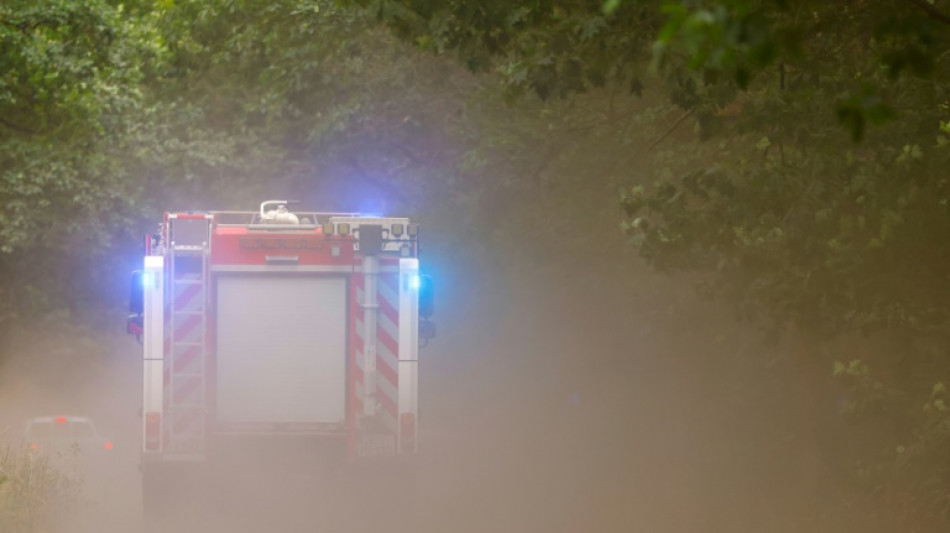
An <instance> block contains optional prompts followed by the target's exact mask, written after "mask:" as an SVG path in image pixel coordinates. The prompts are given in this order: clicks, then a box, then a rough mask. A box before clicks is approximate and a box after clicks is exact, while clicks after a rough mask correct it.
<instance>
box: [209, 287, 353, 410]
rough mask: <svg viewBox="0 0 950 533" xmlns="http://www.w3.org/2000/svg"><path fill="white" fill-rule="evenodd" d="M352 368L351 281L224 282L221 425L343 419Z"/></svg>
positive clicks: (219, 309)
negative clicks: (348, 352)
mask: <svg viewBox="0 0 950 533" xmlns="http://www.w3.org/2000/svg"><path fill="white" fill-rule="evenodd" d="M345 365H346V280H345V279H343V278H330V277H303V276H300V277H298V276H292V277H276V276H268V275H246V276H222V277H220V278H219V279H218V281H217V395H218V405H217V414H218V421H219V422H223V423H229V422H271V423H274V422H278V423H279V422H303V423H307V422H340V421H342V420H343V419H344V416H345V401H346V399H345V394H346V366H345Z"/></svg>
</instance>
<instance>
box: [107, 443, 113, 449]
mask: <svg viewBox="0 0 950 533" xmlns="http://www.w3.org/2000/svg"><path fill="white" fill-rule="evenodd" d="M106 449H107V450H111V449H112V443H111V442H107V443H106Z"/></svg>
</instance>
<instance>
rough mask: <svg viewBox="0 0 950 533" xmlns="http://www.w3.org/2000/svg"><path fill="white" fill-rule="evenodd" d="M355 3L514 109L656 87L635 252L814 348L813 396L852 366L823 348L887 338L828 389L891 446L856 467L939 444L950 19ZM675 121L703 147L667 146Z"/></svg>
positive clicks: (821, 11) (829, 7)
mask: <svg viewBox="0 0 950 533" xmlns="http://www.w3.org/2000/svg"><path fill="white" fill-rule="evenodd" d="M361 4H362V5H363V6H364V7H365V8H366V9H368V10H370V11H371V12H372V13H374V14H375V15H376V16H377V17H378V18H380V19H381V20H382V21H384V22H385V23H387V24H388V25H389V26H390V27H392V28H393V29H394V31H395V32H396V33H397V34H398V35H400V36H402V37H403V38H404V39H407V40H410V41H412V42H414V43H416V44H417V45H419V46H421V47H423V48H425V49H430V50H433V51H436V52H441V53H445V52H451V53H457V54H458V55H459V56H460V58H461V60H462V61H463V62H464V63H465V64H466V65H468V66H469V67H470V68H472V69H473V70H476V71H493V72H495V73H497V74H498V75H500V76H502V77H503V79H504V80H505V84H506V88H507V92H508V94H509V95H513V96H518V95H523V94H524V93H525V92H528V91H530V92H534V93H535V94H536V95H538V96H540V97H541V98H552V97H563V98H568V99H575V98H576V95H577V94H580V93H585V92H591V91H596V90H597V87H600V86H607V87H627V88H629V89H630V91H631V92H633V93H639V92H640V91H641V90H642V87H643V86H644V84H648V83H650V84H654V85H655V86H657V87H658V89H659V90H660V91H662V92H664V93H666V95H667V98H668V99H669V101H670V102H671V103H673V104H675V105H677V106H679V107H680V108H681V109H682V112H681V114H680V115H679V118H674V119H672V120H671V121H670V122H671V127H670V129H669V130H668V132H667V134H665V135H661V136H659V137H657V138H656V139H655V140H653V141H650V142H649V143H648V144H646V143H644V144H640V145H638V146H634V147H633V148H632V150H634V151H635V152H636V153H637V154H638V155H639V156H640V157H641V158H642V159H643V160H645V161H648V162H649V163H650V164H648V165H646V168H641V167H638V168H637V170H638V173H639V174H638V175H636V176H630V180H631V181H632V182H634V184H633V185H632V186H630V187H628V188H626V190H625V191H624V193H623V196H622V204H623V207H624V209H625V218H624V227H625V230H626V232H627V234H628V236H629V237H630V239H631V242H632V244H633V245H634V246H635V247H636V248H637V249H638V250H640V252H641V253H642V255H643V256H644V257H645V258H646V259H647V260H648V261H649V262H650V263H651V264H653V265H654V266H656V267H658V268H660V269H661V270H666V271H687V272H690V273H692V275H693V276H694V277H696V278H698V279H699V280H700V286H701V288H702V289H703V291H704V292H705V293H706V294H710V295H715V296H718V297H722V298H725V299H726V301H728V302H730V303H732V304H733V305H734V306H735V307H736V308H737V309H738V310H739V311H740V313H741V314H742V315H744V316H746V317H748V318H752V319H754V320H755V321H757V322H759V323H764V324H765V325H767V326H768V327H769V328H770V329H771V330H772V331H774V332H781V333H785V332H788V331H789V330H793V331H795V332H796V335H797V336H798V337H799V338H803V339H807V340H808V342H807V345H806V346H805V347H804V348H803V350H804V351H803V354H802V356H803V358H804V363H805V364H806V366H807V367H809V368H810V369H811V370H808V371H807V372H806V374H807V375H806V376H805V383H808V382H815V381H816V380H822V382H823V381H824V380H823V376H827V375H828V374H830V372H829V370H830V367H831V360H830V359H831V358H833V357H839V358H842V359H849V358H850V357H847V356H844V357H842V356H840V355H839V356H835V355H832V356H830V357H826V356H823V355H822V350H821V349H820V346H821V345H822V344H824V343H825V342H826V341H827V340H829V339H835V338H840V337H843V336H847V335H850V334H851V333H852V332H856V333H860V334H864V335H871V336H873V338H876V339H879V342H881V341H882V340H886V342H884V344H885V345H886V346H888V347H889V348H890V350H889V351H884V350H881V351H879V353H877V355H874V351H873V350H869V351H867V352H866V353H865V357H864V359H865V361H863V362H858V363H855V364H856V365H857V366H856V367H851V366H849V364H847V361H845V362H842V363H841V365H842V366H841V367H840V369H841V370H839V372H838V375H839V377H840V378H842V382H843V383H847V384H849V385H847V387H851V388H850V389H848V390H849V391H850V392H849V394H854V395H855V397H853V398H852V400H853V401H855V402H856V403H855V405H860V406H862V407H863V409H864V411H865V412H866V413H877V415H876V416H878V419H877V420H878V421H881V420H887V421H888V426H889V427H891V428H897V427H899V429H894V430H891V431H890V432H882V433H881V434H879V435H878V437H879V438H878V442H886V443H889V445H887V446H880V445H877V444H868V446H867V447H866V448H863V450H864V452H866V455H861V456H860V457H859V458H857V459H855V463H859V462H864V463H865V464H867V463H868V462H871V463H874V461H877V460H879V459H881V458H883V459H884V464H890V465H892V466H893V465H895V464H898V463H899V464H901V465H904V466H902V467H900V468H905V467H906V465H908V464H910V463H912V462H915V464H916V465H918V467H921V466H922V465H924V464H926V462H925V461H924V460H922V459H920V458H921V457H927V458H928V460H931V459H932V458H933V455H932V454H930V452H926V453H924V452H921V453H919V454H918V455H916V456H915V458H914V459H913V460H909V459H907V457H906V456H903V455H902V454H898V452H897V451H895V450H898V449H900V450H903V449H906V446H903V445H902V446H901V447H900V448H898V447H897V446H898V444H900V443H901V442H904V441H913V442H918V443H927V444H920V445H919V446H917V448H918V449H920V448H923V449H927V450H931V451H936V450H938V449H940V447H944V446H945V445H946V444H948V441H947V436H946V434H945V433H944V432H942V430H940V431H937V432H936V433H935V431H936V430H934V429H932V428H934V427H942V426H940V424H945V420H946V418H945V417H942V418H941V415H934V416H936V417H937V418H936V420H943V421H944V422H939V423H937V422H934V420H935V419H934V418H933V416H931V415H928V417H924V416H923V414H922V413H920V405H921V404H922V403H923V402H924V400H925V399H926V398H929V397H930V394H931V389H932V387H933V386H934V381H935V378H934V375H945V374H946V373H947V372H948V371H950V366H948V365H947V363H946V362H945V359H946V358H945V354H946V351H947V350H948V349H950V338H948V336H947V334H946V332H947V331H948V325H950V323H948V318H950V307H948V305H947V302H950V294H948V289H950V285H948V284H947V282H946V281H947V280H946V274H945V272H944V270H945V267H944V265H946V264H947V262H948V260H950V247H948V244H947V243H948V242H950V241H948V237H950V234H948V233H950V219H948V214H950V211H948V209H950V205H948V193H950V191H948V187H950V184H948V181H947V180H946V179H945V177H944V176H943V172H942V169H943V168H946V166H947V163H948V161H947V157H948V151H947V144H948V142H947V141H948V139H947V134H948V132H950V128H948V126H947V125H946V124H945V122H948V118H950V117H947V113H948V112H950V108H948V107H947V96H948V95H947V92H946V89H945V86H946V85H947V82H948V81H950V80H947V79H946V78H947V72H948V71H947V68H946V61H947V56H946V54H945V53H944V51H945V50H946V48H947V44H948V36H950V34H948V29H950V28H948V21H950V18H948V17H947V15H946V13H947V11H946V9H947V6H946V5H945V3H944V2H923V1H921V2H917V1H908V2H892V3H884V4H881V3H871V2H862V1H854V2H845V3H843V4H842V3H827V2H811V1H802V2H794V3H792V2H781V1H771V0H732V1H727V2H680V1H673V0H665V1H658V2H649V1H645V2H637V1H632V0H631V1H608V2H606V3H601V2H594V1H591V2H559V1H556V0H551V1H546V2H535V3H530V4H527V3H511V2H477V3H476V2H464V1H461V0H460V1H455V2H438V3H434V2H427V1H423V0H380V1H375V2H370V1H366V2H361ZM647 72H653V73H654V74H655V75H653V76H650V75H646V74H645V73H647ZM636 118H637V117H636V116H630V117H629V119H628V120H631V121H632V120H635V119H636ZM687 119H689V122H687V123H693V124H694V126H695V127H694V132H695V134H696V135H695V136H694V135H693V134H691V133H689V132H685V133H684V132H682V131H678V130H677V128H678V127H679V126H681V124H682V123H683V122H684V121H686V120H687ZM679 129H680V130H682V128H679ZM684 154H689V155H688V156H684ZM624 155H626V154H619V153H618V154H617V157H623V156H624ZM865 364H866V365H868V367H867V368H868V369H869V370H867V372H865V371H859V370H853V371H847V369H848V368H865V367H864V366H862V365H865ZM923 369H928V371H926V372H925V371H924V370H923ZM809 376H811V377H809ZM862 383H863V385H862ZM820 387H822V388H825V385H824V384H821V385H820ZM938 388H939V387H938ZM940 390H942V389H940ZM882 391H891V393H888V394H885V393H882ZM813 392H814V391H813ZM827 392H830V390H827V389H825V392H823V393H822V394H825V393H827ZM806 394H811V393H810V392H809V393H806ZM939 394H942V393H938V395H939ZM869 398H873V399H869ZM869 405H872V407H869ZM928 405H931V406H932V407H931V412H933V411H934V410H937V408H936V407H933V405H936V404H934V403H933V402H932V401H931V402H930V403H928ZM829 406H830V404H829ZM941 412H942V411H941ZM925 419H926V422H925ZM895 421H901V422H902V423H899V424H898V423H894V422H895ZM905 422H909V423H905ZM934 424H937V426H934ZM927 428H931V429H927ZM899 455H901V458H900V461H898V462H897V463H894V461H895V459H898V458H899V457H898V456H899ZM876 464H880V463H876ZM940 464H941V465H942V466H941V467H940V468H944V467H945V465H944V463H943V460H941V463H940ZM895 468H896V467H895ZM889 479H891V481H893V479H894V478H889ZM917 479H918V482H915V483H917V485H916V486H915V487H914V490H913V491H912V492H914V493H915V494H916V495H917V496H918V497H920V498H922V501H924V500H925V501H927V502H928V505H930V504H933V505H939V504H938V503H936V502H939V501H942V500H941V498H943V497H944V495H945V494H946V493H947V486H946V485H945V484H944V485H941V487H942V488H941V489H940V490H938V491H936V492H928V493H927V494H926V495H925V494H924V491H923V486H924V484H923V483H922V482H919V481H920V479H919V478H917ZM939 516H941V515H940V514H939V513H936V512H923V511H920V512H918V514H917V515H916V516H913V517H908V519H913V520H919V521H920V523H927V522H929V525H931V526H932V525H933V524H934V523H939V522H940V520H942V519H941V518H939Z"/></svg>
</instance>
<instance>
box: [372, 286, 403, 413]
mask: <svg viewBox="0 0 950 533" xmlns="http://www.w3.org/2000/svg"><path fill="white" fill-rule="evenodd" d="M376 286H377V292H378V298H377V301H378V304H379V308H378V314H377V319H376V325H377V328H376V399H377V401H378V402H379V404H380V406H381V409H380V411H381V412H380V415H382V418H383V420H384V421H385V422H386V425H387V427H389V428H390V429H391V430H392V431H396V427H397V425H396V420H397V416H398V413H399V404H398V402H399V394H398V391H399V274H398V272H397V273H390V272H384V273H382V274H380V275H379V277H378V282H377V284H376Z"/></svg>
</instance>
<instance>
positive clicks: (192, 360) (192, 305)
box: [164, 273, 205, 438]
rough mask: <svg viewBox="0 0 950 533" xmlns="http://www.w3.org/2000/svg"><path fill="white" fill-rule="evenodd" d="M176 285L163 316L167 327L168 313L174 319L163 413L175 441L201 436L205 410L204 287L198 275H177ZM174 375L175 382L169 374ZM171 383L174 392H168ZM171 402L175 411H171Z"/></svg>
mask: <svg viewBox="0 0 950 533" xmlns="http://www.w3.org/2000/svg"><path fill="white" fill-rule="evenodd" d="M175 281H176V282H182V281H184V282H186V283H174V284H173V285H172V290H173V292H174V294H173V300H172V302H171V305H170V306H169V307H170V309H169V311H170V312H169V313H168V314H167V315H166V323H167V324H169V325H171V321H170V320H169V319H170V318H171V317H170V315H171V313H172V312H173V313H174V315H175V324H174V330H173V331H170V330H171V329H172V328H167V329H166V332H167V333H166V336H170V338H167V339H166V342H165V376H164V381H165V390H166V394H165V395H164V400H165V402H164V403H165V413H166V416H167V417H168V418H166V421H167V423H166V425H165V427H166V429H171V430H172V433H173V434H174V435H175V436H176V437H186V438H188V437H191V438H200V437H201V435H202V433H203V431H202V430H203V428H202V427H201V425H202V423H203V421H202V417H201V412H202V411H203V409H204V395H203V391H202V389H203V387H202V377H201V376H202V368H201V365H202V364H203V357H202V355H203V354H202V350H203V346H204V342H203V340H204V332H203V331H202V328H203V327H204V320H203V318H204V312H205V308H204V305H203V302H204V298H203V297H202V296H203V295H202V294H201V291H202V290H204V284H201V283H197V282H199V281H201V280H200V274H198V273H187V274H182V273H176V279H175ZM173 373H174V380H172V374H173ZM173 381H174V390H171V388H170V387H171V386H172V382H173ZM171 402H174V407H175V408H174V409H170V408H169V407H170V405H171Z"/></svg>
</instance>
